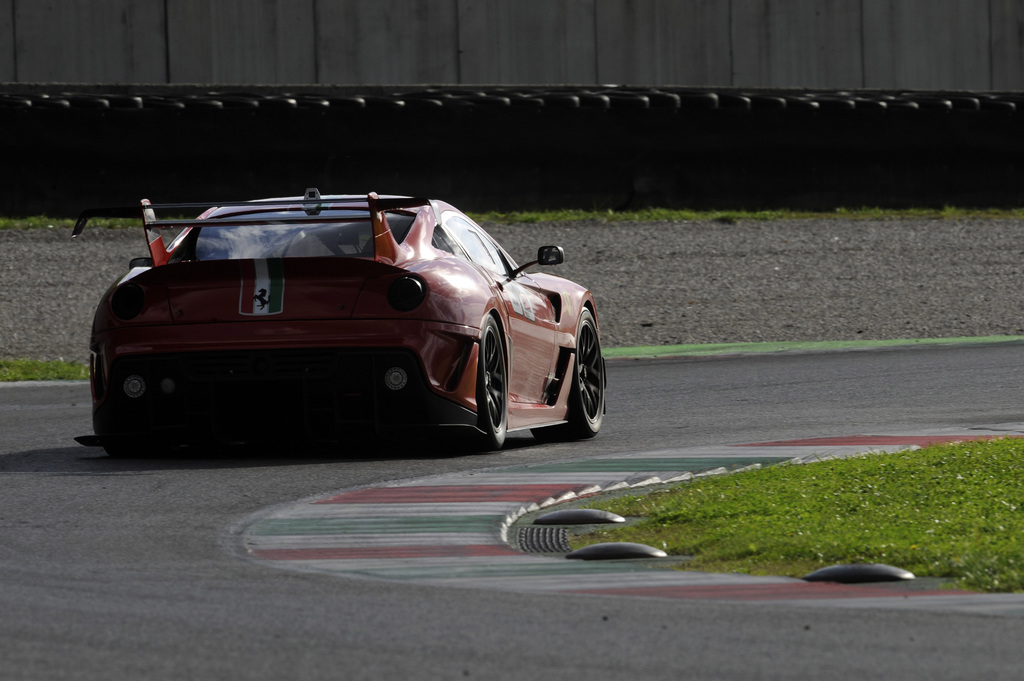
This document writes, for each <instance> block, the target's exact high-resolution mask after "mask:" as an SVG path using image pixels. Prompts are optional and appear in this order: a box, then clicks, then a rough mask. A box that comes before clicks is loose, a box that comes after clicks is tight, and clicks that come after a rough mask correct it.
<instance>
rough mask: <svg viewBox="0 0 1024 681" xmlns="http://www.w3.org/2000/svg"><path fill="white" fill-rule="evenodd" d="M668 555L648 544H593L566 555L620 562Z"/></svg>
mask: <svg viewBox="0 0 1024 681" xmlns="http://www.w3.org/2000/svg"><path fill="white" fill-rule="evenodd" d="M667 555H668V554H667V553H665V552H664V551H662V550H661V549H656V548H654V547H653V546H647V545H646V544H632V543H630V542H611V543H608V544H591V545H590V546H584V547H583V548H582V549H576V550H575V551H573V552H572V553H570V554H568V555H566V558H571V559H574V560H620V559H623V558H664V557H666V556H667Z"/></svg>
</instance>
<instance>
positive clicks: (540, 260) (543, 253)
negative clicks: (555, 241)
mask: <svg viewBox="0 0 1024 681" xmlns="http://www.w3.org/2000/svg"><path fill="white" fill-rule="evenodd" d="M563 262H565V251H563V250H562V247H561V246H541V247H540V248H538V249H537V259H536V260H531V261H530V262H528V263H526V264H525V265H520V266H519V267H518V268H516V269H515V270H514V271H513V272H512V273H511V274H509V275H508V281H512V280H513V279H515V278H516V277H518V276H519V275H520V274H522V273H523V272H524V271H526V268H527V267H533V266H534V265H561V264H562V263H563Z"/></svg>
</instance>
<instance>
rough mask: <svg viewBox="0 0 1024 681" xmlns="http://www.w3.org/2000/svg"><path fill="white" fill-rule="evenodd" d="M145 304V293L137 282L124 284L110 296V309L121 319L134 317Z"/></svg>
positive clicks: (125, 319) (126, 319)
mask: <svg viewBox="0 0 1024 681" xmlns="http://www.w3.org/2000/svg"><path fill="white" fill-rule="evenodd" d="M145 305H146V293H145V291H143V290H142V287H141V286H139V285H138V284H124V285H122V286H121V287H119V288H118V289H117V290H116V291H114V295H113V296H111V297H110V309H111V310H112V311H113V312H114V316H116V317H117V318H118V319H120V320H121V321H128V320H130V319H135V318H136V317H138V316H139V313H140V312H142V308H143V307H145Z"/></svg>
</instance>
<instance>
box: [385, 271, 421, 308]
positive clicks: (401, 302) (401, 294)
mask: <svg viewBox="0 0 1024 681" xmlns="http://www.w3.org/2000/svg"><path fill="white" fill-rule="evenodd" d="M426 297H427V284H426V282H424V281H423V280H422V279H420V278H419V277H416V276H413V275H407V276H404V277H399V278H398V279H395V280H394V281H393V282H391V286H390V287H389V288H388V304H389V305H390V306H391V307H393V308H395V309H396V310H398V311H399V312H408V311H409V310H413V309H415V308H417V307H419V305H420V303H422V302H423V300H424V299H425V298H426Z"/></svg>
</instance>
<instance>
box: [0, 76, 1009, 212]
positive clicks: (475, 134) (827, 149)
mask: <svg viewBox="0 0 1024 681" xmlns="http://www.w3.org/2000/svg"><path fill="white" fill-rule="evenodd" d="M12 87H18V86H12ZM65 87H66V86H65ZM1022 124H1024V95H1020V94H1018V93H1011V92H1005V93H1002V92H959V91H958V92H921V91H914V92H888V91H878V92H869V91H850V92H844V91H822V92H811V91H805V90H778V91H740V90H732V89H721V90H696V89H687V88H666V87H659V88H630V87H557V88H555V87H516V86H504V87H498V86H494V87H490V86H488V87H467V86H459V87H429V88H428V87H424V88H419V89H411V88H405V89H401V88H392V89H390V90H389V89H388V88H384V87H373V88H370V87H367V88H362V89H360V88H354V87H352V88H315V87H314V88H310V89H304V90H298V89H296V90H293V91H288V90H286V89H284V88H278V87H273V88H271V87H254V88H252V89H251V90H245V91H242V90H238V91H236V90H223V91H218V90H204V89H202V88H197V87H192V88H181V87H176V86H139V87H138V88H136V89H135V90H134V91H133V89H132V87H131V86H119V87H116V88H114V87H111V88H109V90H108V91H104V90H103V88H102V87H100V86H97V87H84V86H83V87H82V88H81V89H80V90H76V91H56V90H54V89H47V87H46V86H31V87H23V88H22V89H20V90H17V91H15V90H8V91H6V92H0V150H2V151H3V155H4V157H5V158H6V159H7V162H8V168H9V169H10V170H9V174H10V175H11V176H12V177H11V179H10V180H9V182H7V183H6V185H7V191H5V192H3V193H2V194H0V213H2V214H5V215H29V214H40V213H46V214H50V215H74V214H76V213H77V212H78V210H79V209H80V208H82V207H83V206H86V205H98V204H111V205H116V204H122V203H128V204H131V203H135V202H136V201H138V200H139V199H140V198H143V197H146V198H150V199H152V200H155V201H161V202H164V201H178V200H207V199H216V198H220V197H223V198H225V199H246V198H254V197H259V196H275V195H281V194H282V193H285V194H286V193H289V192H292V193H299V192H301V191H302V189H303V188H304V187H306V186H319V187H321V188H327V191H332V192H333V191H340V192H364V191H371V190H372V191H384V192H388V193H404V194H414V195H429V196H438V197H443V198H446V199H449V200H451V201H454V202H456V203H458V204H459V205H463V206H466V207H467V208H468V209H470V210H513V209H544V208H566V207H579V208H601V209H604V208H607V209H613V210H614V209H626V208H638V207H644V206H665V207H693V208H722V209H740V208H743V209H763V208H775V207H789V208H808V209H831V208H836V207H841V206H862V205H871V206H881V207H904V206H942V205H962V206H968V207H970V206H1016V205H1020V204H1021V201H1022V199H1024V191H1022V187H1024V177H1022V172H1024V171H1022V170H1021V166H1022V165H1024V164H1022V163H1021V158H1022V157H1021V154H1022V152H1024V145H1022V143H1021V136H1020V128H1021V126H1022Z"/></svg>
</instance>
